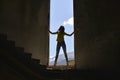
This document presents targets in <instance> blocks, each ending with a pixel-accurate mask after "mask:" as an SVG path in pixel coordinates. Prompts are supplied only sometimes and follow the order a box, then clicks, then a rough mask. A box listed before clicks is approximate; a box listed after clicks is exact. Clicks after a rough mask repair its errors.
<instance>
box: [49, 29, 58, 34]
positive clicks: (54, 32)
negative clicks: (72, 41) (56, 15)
mask: <svg viewBox="0 0 120 80" xmlns="http://www.w3.org/2000/svg"><path fill="white" fill-rule="evenodd" d="M49 33H51V34H57V33H58V32H51V31H50V30H49Z"/></svg>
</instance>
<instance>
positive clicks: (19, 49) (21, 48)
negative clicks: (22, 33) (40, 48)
mask: <svg viewBox="0 0 120 80" xmlns="http://www.w3.org/2000/svg"><path fill="white" fill-rule="evenodd" d="M15 50H16V51H17V52H18V53H24V48H23V47H15Z"/></svg>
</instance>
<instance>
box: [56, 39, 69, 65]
mask: <svg viewBox="0 0 120 80" xmlns="http://www.w3.org/2000/svg"><path fill="white" fill-rule="evenodd" d="M61 47H62V49H63V52H64V55H65V59H66V62H67V65H68V56H67V51H66V44H65V42H64V41H62V42H57V46H56V56H55V64H54V65H56V63H57V59H58V55H59V52H60V48H61Z"/></svg>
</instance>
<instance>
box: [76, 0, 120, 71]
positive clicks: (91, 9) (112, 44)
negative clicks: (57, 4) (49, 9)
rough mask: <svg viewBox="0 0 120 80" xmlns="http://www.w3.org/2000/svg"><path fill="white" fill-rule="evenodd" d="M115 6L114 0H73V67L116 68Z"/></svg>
mask: <svg viewBox="0 0 120 80" xmlns="http://www.w3.org/2000/svg"><path fill="white" fill-rule="evenodd" d="M119 8H120V5H119V2H118V1H117V0H74V16H75V30H76V34H75V53H76V54H75V55H76V67H77V68H80V69H101V68H104V69H119V67H120V62H119V61H120V58H119V56H120V54H119V53H120V50H119V45H120V36H119V35H120V22H119V21H120V20H119V19H120V11H119Z"/></svg>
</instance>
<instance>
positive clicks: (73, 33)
mask: <svg viewBox="0 0 120 80" xmlns="http://www.w3.org/2000/svg"><path fill="white" fill-rule="evenodd" d="M73 34H74V32H72V33H71V34H67V33H65V35H67V36H72V35H73Z"/></svg>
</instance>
